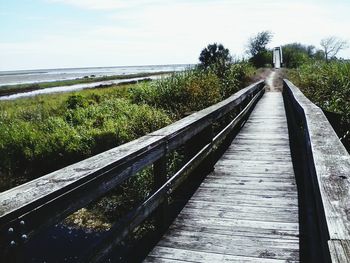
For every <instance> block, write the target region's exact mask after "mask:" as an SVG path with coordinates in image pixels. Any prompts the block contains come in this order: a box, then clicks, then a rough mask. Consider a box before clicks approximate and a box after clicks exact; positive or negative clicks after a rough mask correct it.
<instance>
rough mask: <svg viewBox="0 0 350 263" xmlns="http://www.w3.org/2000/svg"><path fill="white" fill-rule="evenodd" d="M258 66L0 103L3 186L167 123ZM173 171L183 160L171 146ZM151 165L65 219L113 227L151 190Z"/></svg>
mask: <svg viewBox="0 0 350 263" xmlns="http://www.w3.org/2000/svg"><path fill="white" fill-rule="evenodd" d="M253 73H254V69H253V68H252V67H251V66H250V65H249V64H245V63H241V64H235V65H232V66H231V67H230V68H228V69H227V70H226V71H225V72H224V74H223V75H221V76H220V77H219V76H218V75H217V74H215V73H214V72H212V71H210V70H200V69H194V70H188V71H185V72H182V73H176V74H172V75H171V76H170V77H168V78H163V79H161V80H158V81H152V82H147V83H140V84H137V85H128V86H115V87H109V88H100V89H91V90H83V91H77V92H70V93H64V94H50V95H42V96H38V97H33V98H26V99H18V100H14V101H2V102H0V156H1V158H0V191H2V190H5V189H8V188H11V187H14V186H16V185H18V184H21V183H23V182H26V181H28V180H31V179H34V178H37V177H39V176H42V175H44V174H46V173H49V172H52V171H55V170H57V169H60V168H62V167H64V166H67V165H69V164H72V163H74V162H77V161H80V160H82V159H85V158H87V157H89V156H92V155H95V154H97V153H100V152H103V151H105V150H107V149H110V148H112V147H115V146H118V145H120V144H123V143H126V142H128V141H131V140H133V139H136V138H138V137H141V136H143V135H145V134H147V133H149V132H152V131H154V130H157V129H159V128H161V127H164V126H166V125H168V124H170V123H171V122H173V121H175V120H178V119H180V118H182V117H183V116H185V115H187V114H189V113H190V112H193V111H198V110H201V109H203V108H205V107H208V106H210V105H212V104H214V103H216V102H219V101H221V100H222V99H224V98H226V97H228V96H230V95H232V94H233V93H235V92H236V91H238V90H239V89H240V88H242V87H243V86H244V85H245V84H246V81H247V80H248V78H249V76H251V75H252V74H253ZM168 159H169V161H168V170H169V173H174V172H175V171H176V170H177V169H178V168H179V167H178V166H179V165H180V164H181V162H182V161H181V160H182V156H181V154H180V153H177V152H173V153H169V158H168ZM152 187H153V176H152V168H151V167H148V168H146V169H144V170H143V171H141V172H139V173H138V174H137V175H136V176H134V177H132V178H131V179H130V180H128V181H127V182H125V183H124V184H123V185H122V186H120V187H118V188H116V189H114V190H113V191H111V192H110V193H109V194H108V195H106V196H104V197H102V198H101V199H99V200H97V201H96V202H94V204H92V205H90V206H88V207H87V208H84V209H81V210H79V211H77V212H76V213H74V214H73V215H72V216H70V217H69V218H68V219H67V220H66V223H69V224H73V225H74V226H77V225H78V226H81V227H84V228H86V227H87V228H93V229H101V230H104V229H108V228H109V227H110V224H111V222H113V221H115V220H116V219H117V218H119V217H120V216H121V215H122V214H124V213H125V212H126V211H128V210H129V209H131V208H132V207H133V206H135V205H136V204H137V203H139V202H141V201H142V200H144V199H145V198H146V196H147V195H148V194H149V193H150V192H151V191H152Z"/></svg>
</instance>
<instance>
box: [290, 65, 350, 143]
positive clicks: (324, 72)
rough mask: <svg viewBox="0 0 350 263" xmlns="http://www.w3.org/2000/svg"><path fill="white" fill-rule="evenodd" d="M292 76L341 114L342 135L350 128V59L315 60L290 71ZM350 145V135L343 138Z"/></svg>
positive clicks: (321, 104)
mask: <svg viewBox="0 0 350 263" xmlns="http://www.w3.org/2000/svg"><path fill="white" fill-rule="evenodd" d="M289 78H290V79H291V80H292V81H293V82H294V83H295V85H297V86H298V87H300V89H301V90H302V92H303V93H304V94H305V95H306V96H307V97H308V98H309V99H310V100H311V101H312V102H314V103H315V104H317V105H318V106H319V107H321V108H322V109H323V110H326V111H329V112H334V113H337V114H339V115H340V117H341V118H340V130H339V131H338V133H339V134H340V136H341V137H343V136H344V135H346V134H347V133H349V130H350V102H349V98H350V63H349V62H345V61H341V60H338V61H337V60H333V61H331V62H329V63H327V62H326V61H315V60H311V61H309V62H306V63H304V64H302V65H301V66H300V67H298V68H297V69H295V70H291V71H289ZM343 143H344V144H345V145H350V136H348V135H347V137H346V138H345V139H344V140H343Z"/></svg>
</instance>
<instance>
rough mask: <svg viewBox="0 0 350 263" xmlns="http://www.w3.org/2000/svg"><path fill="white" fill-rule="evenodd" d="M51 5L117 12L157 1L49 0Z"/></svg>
mask: <svg viewBox="0 0 350 263" xmlns="http://www.w3.org/2000/svg"><path fill="white" fill-rule="evenodd" d="M47 1H48V2H51V3H62V4H66V5H70V6H74V7H77V8H82V9H90V10H109V11H111V10H115V9H120V8H127V7H136V6H138V5H141V4H151V3H154V2H155V0H127V1H126V0H47Z"/></svg>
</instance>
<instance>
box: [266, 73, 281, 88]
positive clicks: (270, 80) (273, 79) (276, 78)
mask: <svg viewBox="0 0 350 263" xmlns="http://www.w3.org/2000/svg"><path fill="white" fill-rule="evenodd" d="M282 78H283V73H282V72H281V70H280V69H272V70H271V71H270V74H269V75H268V76H267V77H266V91H271V92H281V91H282V88H283V82H282Z"/></svg>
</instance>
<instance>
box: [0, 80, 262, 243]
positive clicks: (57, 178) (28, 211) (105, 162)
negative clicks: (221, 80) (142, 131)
mask: <svg viewBox="0 0 350 263" xmlns="http://www.w3.org/2000/svg"><path fill="white" fill-rule="evenodd" d="M263 86H264V81H263V80H261V81H259V82H257V83H254V84H252V85H250V86H248V87H246V88H244V89H242V90H240V91H238V92H237V93H235V94H234V95H232V96H231V97H229V98H228V99H226V100H224V101H221V102H219V103H217V104H215V105H213V106H211V107H208V108H206V109H203V110H201V111H198V112H196V113H194V114H192V115H190V116H188V117H186V118H184V119H181V120H179V121H177V122H175V123H173V124H171V125H169V126H166V127H164V128H162V129H160V130H157V131H155V132H153V133H150V134H148V135H145V136H143V137H141V138H139V139H136V140H134V141H131V142H128V143H126V144H123V145H120V146H118V147H115V148H113V149H111V150H108V151H106V152H103V153H100V154H98V155H95V156H93V157H90V158H88V159H86V160H83V161H80V162H78V163H75V164H72V165H70V166H67V167H65V168H63V169H60V170H57V171H55V172H52V173H50V174H47V175H45V176H42V177H40V178H37V179H35V180H32V181H30V182H27V183H25V184H22V185H20V186H17V187H15V188H12V189H10V190H7V191H5V192H2V193H0V231H2V233H4V231H6V230H7V229H9V228H12V229H15V231H16V228H17V227H19V225H20V224H23V223H25V224H26V231H28V233H30V232H33V231H37V230H39V229H42V228H45V227H47V226H49V225H53V224H55V223H57V222H59V221H60V220H62V219H64V218H65V217H66V216H68V215H69V214H71V213H72V212H74V211H76V210H78V209H79V208H82V207H84V206H86V205H87V204H88V203H90V202H91V201H93V200H96V199H97V198H98V197H99V196H102V195H103V194H105V193H107V192H108V191H110V190H111V189H113V188H114V187H116V186H117V185H120V184H121V183H122V182H124V181H125V180H126V179H128V178H130V177H131V176H133V175H134V174H136V173H137V172H138V171H140V170H141V169H143V168H145V167H147V166H148V165H150V164H152V163H155V162H156V161H157V160H159V159H160V158H161V157H162V156H165V154H166V153H167V152H168V151H171V150H173V149H176V148H177V147H178V146H179V145H183V144H184V143H185V142H186V141H188V140H190V139H191V138H192V137H193V136H195V135H196V134H199V133H200V132H201V131H203V130H204V129H205V128H207V127H208V126H209V125H211V124H212V123H213V122H214V121H215V120H217V119H219V118H221V117H223V116H225V115H226V114H227V113H229V112H231V111H232V110H234V109H236V108H237V107H238V106H239V105H240V104H241V103H242V102H243V101H246V100H247V99H252V98H253V97H254V95H256V94H257V93H258V92H259V91H261V90H262V88H263ZM53 208H54V209H53ZM3 242H5V241H4V239H1V237H0V246H1V243H3Z"/></svg>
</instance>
